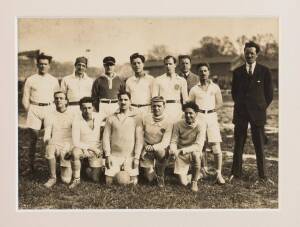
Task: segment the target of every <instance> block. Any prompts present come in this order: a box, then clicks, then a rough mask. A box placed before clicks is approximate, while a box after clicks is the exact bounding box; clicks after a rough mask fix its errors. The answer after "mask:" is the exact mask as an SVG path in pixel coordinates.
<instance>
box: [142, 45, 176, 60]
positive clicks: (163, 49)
mask: <svg viewBox="0 0 300 227" xmlns="http://www.w3.org/2000/svg"><path fill="white" fill-rule="evenodd" d="M167 55H171V52H170V51H169V50H168V47H167V46H165V45H154V46H153V48H152V49H151V50H149V51H148V54H147V59H148V60H162V59H164V57H166V56H167Z"/></svg>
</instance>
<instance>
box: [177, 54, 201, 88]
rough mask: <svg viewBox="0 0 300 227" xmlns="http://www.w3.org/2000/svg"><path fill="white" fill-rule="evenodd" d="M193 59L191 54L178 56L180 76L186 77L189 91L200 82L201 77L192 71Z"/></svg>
mask: <svg viewBox="0 0 300 227" xmlns="http://www.w3.org/2000/svg"><path fill="white" fill-rule="evenodd" d="M191 61H192V59H191V57H190V56H189V55H179V56H178V62H179V63H178V67H179V70H180V72H179V73H178V75H179V76H181V77H183V78H184V79H186V82H187V86H188V92H190V90H191V89H192V87H194V86H195V85H197V84H198V83H199V77H198V76H197V75H196V74H194V73H192V72H191V67H192V64H191V63H192V62H191Z"/></svg>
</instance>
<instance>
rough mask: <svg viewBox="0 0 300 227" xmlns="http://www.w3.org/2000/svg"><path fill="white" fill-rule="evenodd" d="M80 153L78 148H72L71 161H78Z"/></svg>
mask: <svg viewBox="0 0 300 227" xmlns="http://www.w3.org/2000/svg"><path fill="white" fill-rule="evenodd" d="M81 153H82V151H81V149H80V148H77V147H74V148H73V150H72V158H73V161H76V160H79V159H80V156H81Z"/></svg>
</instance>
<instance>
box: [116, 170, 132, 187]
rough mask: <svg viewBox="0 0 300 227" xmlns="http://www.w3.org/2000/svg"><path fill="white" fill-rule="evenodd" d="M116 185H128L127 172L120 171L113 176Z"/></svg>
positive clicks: (128, 177)
mask: <svg viewBox="0 0 300 227" xmlns="http://www.w3.org/2000/svg"><path fill="white" fill-rule="evenodd" d="M115 180H116V183H117V184H119V185H128V184H130V175H129V173H128V172H127V171H123V170H122V171H120V172H118V173H117V174H116V176H115Z"/></svg>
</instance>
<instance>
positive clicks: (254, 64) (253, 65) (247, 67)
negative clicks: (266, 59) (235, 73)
mask: <svg viewBox="0 0 300 227" xmlns="http://www.w3.org/2000/svg"><path fill="white" fill-rule="evenodd" d="M255 66H256V61H255V62H253V63H252V64H251V71H252V74H253V72H254V69H255ZM249 69H250V64H248V63H246V70H247V73H250V72H249Z"/></svg>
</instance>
